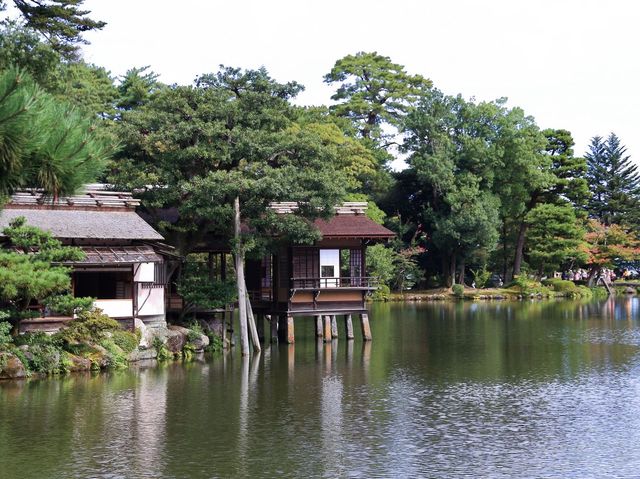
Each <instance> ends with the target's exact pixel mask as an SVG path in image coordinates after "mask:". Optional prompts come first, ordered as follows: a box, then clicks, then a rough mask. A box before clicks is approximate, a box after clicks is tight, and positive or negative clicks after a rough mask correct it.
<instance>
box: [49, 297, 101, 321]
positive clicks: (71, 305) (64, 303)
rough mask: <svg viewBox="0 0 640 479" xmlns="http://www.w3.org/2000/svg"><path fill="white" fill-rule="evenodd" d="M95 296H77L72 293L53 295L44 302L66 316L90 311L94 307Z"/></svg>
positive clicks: (51, 308)
mask: <svg viewBox="0 0 640 479" xmlns="http://www.w3.org/2000/svg"><path fill="white" fill-rule="evenodd" d="M94 301H95V299H94V298H76V297H74V296H72V295H70V294H63V295H60V296H52V297H50V298H48V299H47V300H45V302H44V304H45V306H47V307H48V308H49V309H50V310H51V311H53V312H54V313H58V314H61V315H65V316H71V315H73V314H77V313H80V312H82V311H90V310H91V309H93V302H94Z"/></svg>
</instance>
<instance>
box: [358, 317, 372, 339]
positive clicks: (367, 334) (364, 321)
mask: <svg viewBox="0 0 640 479" xmlns="http://www.w3.org/2000/svg"><path fill="white" fill-rule="evenodd" d="M360 326H361V328H362V339H364V340H365V341H371V328H370V327H369V315H368V314H367V313H362V314H361V315H360Z"/></svg>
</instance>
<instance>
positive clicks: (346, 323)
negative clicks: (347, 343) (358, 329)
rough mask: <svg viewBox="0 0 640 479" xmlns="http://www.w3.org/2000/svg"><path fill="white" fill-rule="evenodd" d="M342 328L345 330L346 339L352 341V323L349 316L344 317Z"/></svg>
mask: <svg viewBox="0 0 640 479" xmlns="http://www.w3.org/2000/svg"><path fill="white" fill-rule="evenodd" d="M344 328H345V329H346V330H347V333H346V334H347V339H353V338H354V336H353V321H352V320H351V315H350V314H345V315H344Z"/></svg>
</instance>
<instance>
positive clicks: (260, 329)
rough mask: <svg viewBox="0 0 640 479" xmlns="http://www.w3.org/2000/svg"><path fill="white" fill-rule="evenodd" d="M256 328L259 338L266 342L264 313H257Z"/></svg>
mask: <svg viewBox="0 0 640 479" xmlns="http://www.w3.org/2000/svg"><path fill="white" fill-rule="evenodd" d="M256 329H257V330H258V339H259V340H260V341H261V342H264V315H262V314H256Z"/></svg>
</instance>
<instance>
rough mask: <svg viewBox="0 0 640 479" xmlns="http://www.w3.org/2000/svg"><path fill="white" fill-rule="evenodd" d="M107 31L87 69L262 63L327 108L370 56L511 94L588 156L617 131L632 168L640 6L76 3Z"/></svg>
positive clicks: (247, 0) (179, 79)
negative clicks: (347, 75)
mask: <svg viewBox="0 0 640 479" xmlns="http://www.w3.org/2000/svg"><path fill="white" fill-rule="evenodd" d="M84 6H85V7H87V9H88V10H91V11H92V12H93V13H92V15H91V17H92V18H94V19H98V20H103V21H106V22H107V23H108V25H107V26H106V27H105V28H104V29H103V30H102V31H99V32H92V33H90V34H88V35H86V38H88V39H89V40H90V41H91V45H88V46H86V47H85V48H84V52H85V53H84V54H85V58H86V59H87V60H88V61H91V62H93V63H96V64H98V65H101V66H105V67H106V68H107V69H109V70H110V71H111V73H112V74H113V75H122V74H123V73H124V72H125V71H126V70H127V69H128V68H130V67H133V66H144V65H150V66H151V68H152V69H153V70H154V71H155V72H157V73H159V74H160V79H161V80H162V81H164V82H166V83H181V84H186V83H191V82H192V81H193V79H194V78H195V77H196V76H197V75H199V74H201V73H206V72H211V71H215V70H217V68H218V65H219V64H221V63H222V64H225V65H229V66H239V67H243V68H257V67H260V66H265V67H266V68H267V69H268V70H269V72H270V73H271V75H272V76H274V77H275V78H276V79H278V80H280V81H288V80H296V81H298V82H300V83H302V84H304V85H305V86H306V91H305V92H304V93H303V94H302V95H301V96H300V98H299V103H302V104H328V103H329V102H330V96H331V94H332V90H331V88H329V87H328V86H327V85H325V84H323V82H322V77H323V75H324V74H325V73H327V72H328V71H329V70H330V69H331V67H332V66H333V64H334V63H335V61H336V60H337V59H338V58H341V57H342V56H344V55H347V54H350V53H356V52H358V51H377V52H378V53H381V54H383V55H386V56H389V57H391V59H392V60H393V61H395V62H397V63H400V64H403V65H405V66H406V69H407V71H409V72H410V73H420V74H422V75H424V76H426V77H428V78H431V79H432V80H433V82H434V84H435V86H436V87H438V88H439V89H441V90H443V91H444V92H445V93H449V94H457V93H461V94H462V95H463V96H465V97H467V98H468V97H472V96H473V97H475V98H476V99H478V100H492V99H495V98H499V97H508V98H509V104H510V105H512V106H521V107H522V108H524V110H525V111H526V112H527V113H528V114H530V115H533V116H534V117H535V118H536V120H537V122H538V124H539V125H540V127H541V128H547V127H551V128H565V129H568V130H570V131H571V132H572V133H573V135H574V138H575V140H576V153H578V154H582V153H584V151H585V149H586V146H587V144H588V142H589V139H590V138H591V137H592V136H594V135H602V136H604V135H607V134H608V133H609V132H611V131H614V132H615V133H616V134H618V136H620V137H621V139H622V141H623V143H624V144H626V145H627V149H628V153H629V154H631V155H632V157H633V158H634V159H635V160H636V161H638V160H640V138H639V136H638V127H639V124H640V122H639V120H638V111H639V110H640V93H639V92H638V87H639V86H640V55H639V47H640V2H636V1H634V0H608V1H604V0H597V1H596V0H529V1H526V2H525V1H521V0H484V1H479V0H441V1H417V0H416V1H409V0H395V1H378V0H339V1H338V0H323V1H315V2H311V1H305V0H297V1H293V0H291V1H285V0H271V1H266V0H261V1H260V0H234V1H225V2H220V1H204V0H180V1H176V0H172V1H169V0H135V1H134V0H109V1H105V0H102V1H100V0H86V2H85V5H84Z"/></svg>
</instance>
